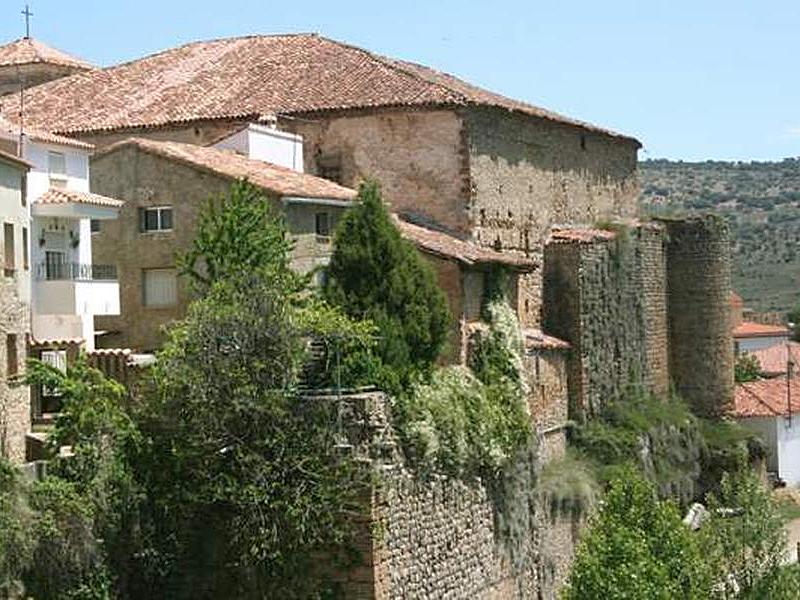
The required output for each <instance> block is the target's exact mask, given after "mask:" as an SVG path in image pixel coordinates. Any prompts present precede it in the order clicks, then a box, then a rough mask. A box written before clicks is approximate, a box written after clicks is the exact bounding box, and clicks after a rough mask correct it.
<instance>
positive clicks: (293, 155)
mask: <svg viewBox="0 0 800 600" xmlns="http://www.w3.org/2000/svg"><path fill="white" fill-rule="evenodd" d="M214 146H215V147H217V148H227V149H229V150H235V151H236V152H239V153H241V154H244V155H245V156H247V157H249V158H254V159H256V160H263V161H265V162H268V163H272V164H275V165H280V166H282V167H286V168H287V169H293V170H294V171H300V172H302V171H303V138H302V136H299V135H296V134H293V133H288V132H286V131H279V130H277V129H273V128H271V127H265V126H264V125H257V124H254V123H251V124H250V125H249V126H248V128H247V129H244V130H242V131H239V132H237V133H234V134H233V135H232V136H230V137H228V138H225V139H224V140H221V141H219V142H217V143H216V144H214Z"/></svg>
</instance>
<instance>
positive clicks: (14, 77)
mask: <svg viewBox="0 0 800 600" xmlns="http://www.w3.org/2000/svg"><path fill="white" fill-rule="evenodd" d="M85 70H86V69H81V68H77V67H65V66H60V65H53V64H46V63H31V64H27V65H14V66H5V67H0V96H3V95H5V94H19V88H20V81H23V82H24V86H25V88H26V89H27V88H29V87H33V86H35V85H39V84H41V83H46V82H48V81H52V80H54V79H60V78H61V77H68V76H69V75H73V74H75V73H80V72H82V71H85Z"/></svg>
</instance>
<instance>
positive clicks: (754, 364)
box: [733, 352, 761, 383]
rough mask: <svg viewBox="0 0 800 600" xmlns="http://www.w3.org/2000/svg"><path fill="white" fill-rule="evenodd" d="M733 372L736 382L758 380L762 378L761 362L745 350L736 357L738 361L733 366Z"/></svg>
mask: <svg viewBox="0 0 800 600" xmlns="http://www.w3.org/2000/svg"><path fill="white" fill-rule="evenodd" d="M733 374H734V379H735V380H736V383H747V382H748V381H756V380H757V379H760V378H761V364H760V363H759V362H758V359H757V358H756V357H755V356H753V355H752V354H748V353H747V352H743V353H741V354H740V355H739V356H737V357H736V363H735V364H734V366H733Z"/></svg>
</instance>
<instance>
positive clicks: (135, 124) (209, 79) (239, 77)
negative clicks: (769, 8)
mask: <svg viewBox="0 0 800 600" xmlns="http://www.w3.org/2000/svg"><path fill="white" fill-rule="evenodd" d="M13 103H14V99H13V98H12V99H10V100H9V104H11V106H9V107H8V108H7V113H8V114H15V113H16V110H15V107H14V106H13ZM25 105H26V113H27V115H28V119H29V120H30V119H32V120H33V122H34V124H36V125H39V126H45V125H46V126H47V127H48V128H52V129H53V130H55V131H57V132H59V133H78V132H90V131H104V130H114V129H126V128H142V127H156V126H160V125H166V124H174V123H185V122H191V121H197V120H208V119H225V118H237V119H244V118H249V119H253V118H258V117H260V116H263V115H271V114H289V115H291V114H304V113H313V112H319V111H338V110H347V109H360V108H371V107H435V106H447V107H455V106H468V105H480V106H493V107H498V108H502V109H505V110H509V111H514V112H518V113H521V114H526V115H530V116H533V117H539V118H542V119H548V120H551V121H557V122H560V123H566V124H569V125H573V126H576V127H581V128H584V129H587V130H590V131H595V132H598V133H601V134H604V135H611V136H614V137H618V138H620V139H623V140H627V141H630V142H633V143H636V144H638V143H639V142H638V141H636V140H635V139H634V138H631V137H628V136H625V135H621V134H618V133H614V132H611V131H608V130H606V129H602V128H599V127H595V126H593V125H590V124H587V123H584V122H581V121H576V120H573V119H570V118H567V117H563V116H561V115H558V114H556V113H553V112H550V111H547V110H544V109H542V108H538V107H536V106H533V105H530V104H527V103H524V102H519V101H516V100H512V99H510V98H506V97H504V96H501V95H499V94H495V93H493V92H489V91H487V90H484V89H481V88H479V87H477V86H474V85H471V84H469V83H467V82H464V81H461V80H460V79H457V78H455V77H453V76H451V75H447V74H445V73H441V72H439V71H436V70H434V69H431V68H428V67H424V66H422V65H416V64H413V63H408V62H404V61H399V60H393V59H390V58H386V57H383V56H379V55H377V54H373V53H371V52H368V51H366V50H362V49H360V48H356V47H354V46H350V45H347V44H343V43H340V42H336V41H333V40H329V39H326V38H324V37H321V36H319V35H315V34H297V35H274V36H251V37H241V38H229V39H220V40H212V41H206V42H196V43H192V44H187V45H185V46H181V47H178V48H173V49H170V50H166V51H164V52H160V53H158V54H154V55H151V56H147V57H145V58H142V59H140V60H135V61H132V62H128V63H124V64H121V65H118V66H115V67H109V68H107V69H102V70H97V71H93V72H90V73H82V74H79V75H74V76H72V77H68V78H64V79H60V80H57V81H52V82H49V83H46V84H43V85H40V86H37V87H35V88H33V89H31V90H30V92H29V93H28V95H27V97H26V102H25Z"/></svg>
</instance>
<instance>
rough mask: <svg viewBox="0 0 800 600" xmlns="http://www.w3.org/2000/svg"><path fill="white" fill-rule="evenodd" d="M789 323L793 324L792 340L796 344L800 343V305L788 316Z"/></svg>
mask: <svg viewBox="0 0 800 600" xmlns="http://www.w3.org/2000/svg"><path fill="white" fill-rule="evenodd" d="M786 317H787V319H788V320H789V323H792V324H793V325H792V339H793V340H794V341H795V342H800V304H798V305H797V306H795V307H794V308H793V309H792V310H791V311H789V314H787V315H786Z"/></svg>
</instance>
